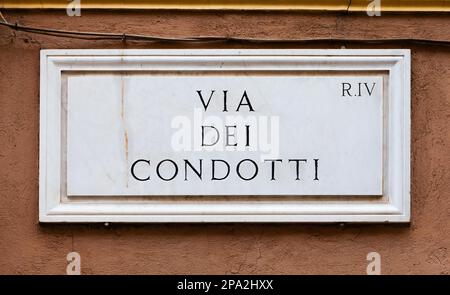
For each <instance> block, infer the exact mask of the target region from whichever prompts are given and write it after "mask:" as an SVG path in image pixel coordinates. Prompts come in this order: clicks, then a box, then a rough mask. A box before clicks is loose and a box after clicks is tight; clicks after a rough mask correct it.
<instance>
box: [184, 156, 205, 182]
mask: <svg viewBox="0 0 450 295" xmlns="http://www.w3.org/2000/svg"><path fill="white" fill-rule="evenodd" d="M199 161H200V172H198V171H197V169H195V168H194V167H193V166H192V164H191V163H190V162H189V161H188V160H186V159H184V180H187V166H188V165H189V167H191V169H192V171H194V172H195V174H197V176H198V177H199V178H200V179H202V167H203V166H202V161H203V160H202V159H199Z"/></svg>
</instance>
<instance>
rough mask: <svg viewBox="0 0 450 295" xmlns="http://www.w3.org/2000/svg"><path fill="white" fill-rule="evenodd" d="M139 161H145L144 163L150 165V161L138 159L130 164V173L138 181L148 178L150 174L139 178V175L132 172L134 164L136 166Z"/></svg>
mask: <svg viewBox="0 0 450 295" xmlns="http://www.w3.org/2000/svg"><path fill="white" fill-rule="evenodd" d="M139 162H145V163H147V164H148V165H149V166H150V161H149V160H144V159H139V160H137V161H135V162H134V163H133V165H131V175H133V177H134V179H136V180H139V181H147V180H150V176H149V177H147V178H139V177H137V176H136V174H134V166H136V164H137V163H139Z"/></svg>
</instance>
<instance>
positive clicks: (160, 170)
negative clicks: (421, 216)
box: [40, 50, 409, 222]
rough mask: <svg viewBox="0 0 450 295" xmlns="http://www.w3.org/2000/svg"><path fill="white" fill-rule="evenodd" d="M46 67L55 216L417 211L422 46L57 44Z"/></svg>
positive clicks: (44, 158)
mask: <svg viewBox="0 0 450 295" xmlns="http://www.w3.org/2000/svg"><path fill="white" fill-rule="evenodd" d="M41 66H42V68H41V70H42V71H41V144H40V153H41V162H40V163H41V164H40V165H41V170H40V184H41V191H40V198H41V220H42V221H138V222H143V221H159V222H161V221H389V220H392V221H406V220H409V51H405V50H318V51H304V50H190V51H186V50H164V51H157V50H125V51H123V50H117V51H116V50H112V51H110V50H69V51H67V50H47V51H43V52H42V60H41ZM186 197H191V198H192V200H190V199H186ZM230 197H233V198H232V199H229V198H230ZM241 197H242V199H240V198H241ZM227 200H228V201H227ZM277 200H279V201H277ZM290 204H291V205H290ZM311 205H312V207H311ZM133 206H134V207H133ZM308 206H309V207H308ZM355 216H356V217H355Z"/></svg>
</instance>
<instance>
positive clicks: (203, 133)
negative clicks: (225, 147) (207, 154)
mask: <svg viewBox="0 0 450 295" xmlns="http://www.w3.org/2000/svg"><path fill="white" fill-rule="evenodd" d="M205 127H209V128H213V129H214V131H216V134H217V139H216V141H215V142H214V143H211V144H205ZM219 138H220V135H219V131H218V130H217V128H216V127H214V126H203V125H202V146H213V145H215V144H216V143H217V142H218V141H219Z"/></svg>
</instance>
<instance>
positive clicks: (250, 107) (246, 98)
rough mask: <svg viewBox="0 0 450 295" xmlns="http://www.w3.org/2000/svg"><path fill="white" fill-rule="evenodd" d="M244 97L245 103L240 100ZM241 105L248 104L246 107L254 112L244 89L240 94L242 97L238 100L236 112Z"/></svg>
mask: <svg viewBox="0 0 450 295" xmlns="http://www.w3.org/2000/svg"><path fill="white" fill-rule="evenodd" d="M244 98H245V100H246V101H247V103H242V101H243V100H244ZM241 106H248V108H249V109H250V112H254V111H255V110H254V109H253V107H252V104H251V103H250V100H249V99H248V96H247V91H246V90H244V94H242V98H241V101H240V102H239V105H238V107H237V110H236V112H239V108H240V107H241Z"/></svg>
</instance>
